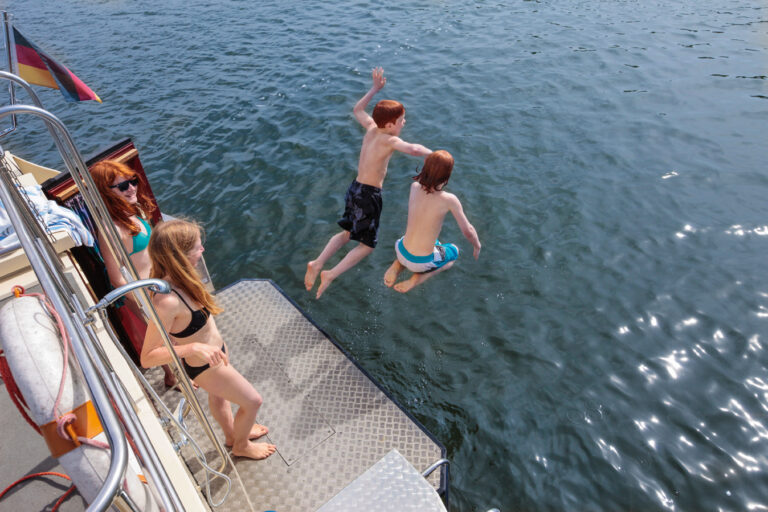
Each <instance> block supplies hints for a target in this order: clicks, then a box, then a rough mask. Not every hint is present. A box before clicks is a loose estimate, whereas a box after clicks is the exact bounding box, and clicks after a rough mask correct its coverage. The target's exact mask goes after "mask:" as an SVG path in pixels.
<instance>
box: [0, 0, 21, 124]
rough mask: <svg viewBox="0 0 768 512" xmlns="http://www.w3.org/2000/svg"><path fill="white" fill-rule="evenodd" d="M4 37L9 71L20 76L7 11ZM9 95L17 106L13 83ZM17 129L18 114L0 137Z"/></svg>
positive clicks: (11, 82)
mask: <svg viewBox="0 0 768 512" xmlns="http://www.w3.org/2000/svg"><path fill="white" fill-rule="evenodd" d="M3 36H4V37H5V54H6V57H7V59H8V71H9V72H10V73H12V74H14V75H18V72H17V71H16V66H15V65H14V64H15V62H16V59H15V56H16V55H15V54H16V48H15V46H16V45H15V44H13V41H12V40H11V38H12V37H13V36H12V35H11V16H10V15H9V14H8V12H7V11H3ZM8 94H9V96H10V99H11V105H15V104H16V88H15V87H14V83H13V81H12V80H11V81H9V82H8ZM15 129H16V114H13V115H11V127H10V128H6V129H5V130H3V131H2V132H0V137H2V136H3V135H6V134H8V133H11V132H12V131H14V130H15Z"/></svg>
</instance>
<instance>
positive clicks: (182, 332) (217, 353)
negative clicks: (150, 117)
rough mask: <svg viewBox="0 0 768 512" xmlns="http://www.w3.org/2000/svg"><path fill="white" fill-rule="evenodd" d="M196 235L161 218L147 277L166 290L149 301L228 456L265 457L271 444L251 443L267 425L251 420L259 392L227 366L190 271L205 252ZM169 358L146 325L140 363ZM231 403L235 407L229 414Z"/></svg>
mask: <svg viewBox="0 0 768 512" xmlns="http://www.w3.org/2000/svg"><path fill="white" fill-rule="evenodd" d="M201 234H202V230H201V228H200V226H199V225H197V224H195V223H192V222H188V221H183V220H171V221H168V222H163V223H161V224H159V225H158V226H157V227H156V228H155V230H154V231H153V232H152V237H151V238H150V240H149V257H150V259H151V261H152V272H151V277H153V278H159V279H163V280H165V281H167V282H168V283H169V284H170V285H171V293H167V294H160V293H158V294H155V295H154V297H152V303H153V304H154V306H155V310H156V311H157V316H158V318H159V319H160V322H161V323H162V324H163V327H164V328H165V330H166V332H168V334H169V335H170V336H171V341H173V342H174V350H176V354H177V355H178V356H179V357H180V358H181V359H182V362H183V365H184V371H186V372H187V375H188V376H189V378H190V379H191V380H193V381H194V382H195V383H196V384H198V385H199V386H200V387H202V388H203V389H204V390H206V391H207V392H208V404H209V406H210V409H211V414H213V416H214V418H216V421H217V422H218V423H219V425H221V428H222V430H223V431H224V437H225V439H224V443H225V444H226V445H227V446H231V447H232V454H233V455H237V456H240V457H250V458H252V459H264V458H266V457H269V456H270V455H272V454H273V453H274V452H275V446H274V445H271V444H265V443H253V442H251V441H250V439H256V438H258V437H261V436H263V435H264V434H266V433H267V427H265V426H263V425H258V424H255V423H254V422H255V420H256V413H257V412H258V410H259V407H260V406H261V402H262V399H261V395H260V394H259V393H258V391H256V389H254V387H253V385H252V384H251V383H250V382H248V381H247V380H246V379H245V377H243V376H242V375H241V374H240V372H238V371H237V370H235V368H234V367H232V365H230V364H229V356H228V354H227V347H226V345H225V344H224V340H223V339H222V337H221V334H220V333H219V330H218V328H217V327H216V322H215V320H214V319H213V315H217V314H218V313H220V312H221V311H222V310H221V308H220V307H218V306H217V305H216V302H215V301H214V299H213V297H212V296H211V294H210V293H208V291H207V290H206V289H205V287H204V286H203V283H202V282H201V281H200V276H199V275H198V274H197V271H196V270H195V266H196V265H197V263H198V262H199V261H200V258H202V255H203V250H204V249H203V244H202V241H201ZM170 361H171V355H170V354H169V353H168V349H167V348H166V347H165V345H164V344H163V341H162V338H161V336H160V333H159V332H158V331H157V328H156V327H155V326H154V325H150V326H149V328H148V329H147V337H146V338H145V340H144V348H143V350H142V353H141V364H142V366H144V367H145V368H148V367H151V366H157V365H160V364H167V363H169V362H170ZM230 402H234V403H235V404H237V405H238V406H239V409H238V411H237V414H235V415H234V417H233V416H232V407H231V405H230Z"/></svg>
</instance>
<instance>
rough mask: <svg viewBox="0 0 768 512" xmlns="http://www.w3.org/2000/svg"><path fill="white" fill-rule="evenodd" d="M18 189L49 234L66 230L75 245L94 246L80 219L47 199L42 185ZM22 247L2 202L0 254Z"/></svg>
mask: <svg viewBox="0 0 768 512" xmlns="http://www.w3.org/2000/svg"><path fill="white" fill-rule="evenodd" d="M17 188H18V189H19V190H20V191H21V192H22V193H23V194H24V195H25V196H26V197H27V200H28V201H29V202H30V203H31V204H32V205H33V207H34V208H35V210H36V211H37V215H38V216H39V217H40V218H41V219H42V220H43V223H44V224H45V227H46V229H47V230H48V232H49V233H50V232H53V231H55V230H57V229H64V230H66V231H67V233H69V236H71V237H72V240H73V241H74V242H75V245H87V246H88V247H92V246H93V243H94V240H93V235H92V234H91V232H90V231H88V229H87V228H86V227H85V225H84V224H83V221H82V220H80V217H79V216H78V215H77V214H76V213H75V212H73V211H72V210H70V209H69V208H64V207H63V206H60V205H59V204H57V203H56V202H54V201H51V200H49V199H48V198H47V197H45V194H43V189H42V188H40V185H34V186H29V187H17ZM20 245H21V244H20V243H19V237H18V235H16V232H15V231H14V229H13V226H12V225H11V221H10V219H9V218H8V213H7V212H6V210H5V205H3V203H2V202H0V254H2V253H5V252H8V251H11V250H13V249H16V248H17V247H19V246H20Z"/></svg>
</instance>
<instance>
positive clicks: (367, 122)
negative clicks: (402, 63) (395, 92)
mask: <svg viewBox="0 0 768 512" xmlns="http://www.w3.org/2000/svg"><path fill="white" fill-rule="evenodd" d="M371 78H372V80H373V85H371V88H370V89H369V90H368V92H367V93H365V96H363V97H362V98H360V100H359V101H358V102H357V103H355V108H353V109H352V113H353V114H354V115H355V119H357V122H358V123H360V124H361V125H363V128H365V129H366V130H367V129H369V128H371V127H372V126H376V123H375V122H374V121H373V118H372V117H371V116H369V115H368V113H367V112H366V111H365V107H367V106H368V103H369V102H370V101H371V98H373V97H374V96H375V95H376V93H377V92H379V91H380V90H381V89H382V88H383V87H384V84H386V83H387V79H386V78H385V77H384V69H383V68H373V72H372V73H371Z"/></svg>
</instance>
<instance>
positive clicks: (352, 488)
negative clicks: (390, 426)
mask: <svg viewBox="0 0 768 512" xmlns="http://www.w3.org/2000/svg"><path fill="white" fill-rule="evenodd" d="M360 510H365V511H366V512H429V511H431V512H445V506H444V505H443V502H442V501H441V500H440V497H439V496H438V495H437V493H435V491H434V489H432V488H431V487H430V485H429V483H428V482H427V481H426V480H425V479H424V478H422V476H421V474H420V473H419V472H418V471H416V470H415V469H413V466H411V465H410V464H408V461H407V460H405V458H403V456H402V455H400V454H399V453H398V452H397V450H392V451H391V452H389V453H388V454H387V455H385V456H384V458H383V459H381V460H380V461H379V462H377V463H376V464H374V465H373V466H371V467H370V468H368V470H367V471H366V472H365V473H363V474H362V475H360V476H359V477H357V478H356V479H355V481H354V482H352V483H351V484H349V485H348V486H347V487H346V488H345V489H344V490H342V491H341V492H340V493H339V494H337V495H336V496H334V497H333V498H332V499H331V501H329V502H328V503H326V504H325V505H323V506H322V507H321V508H319V509H318V511H317V512H358V511H360Z"/></svg>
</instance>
